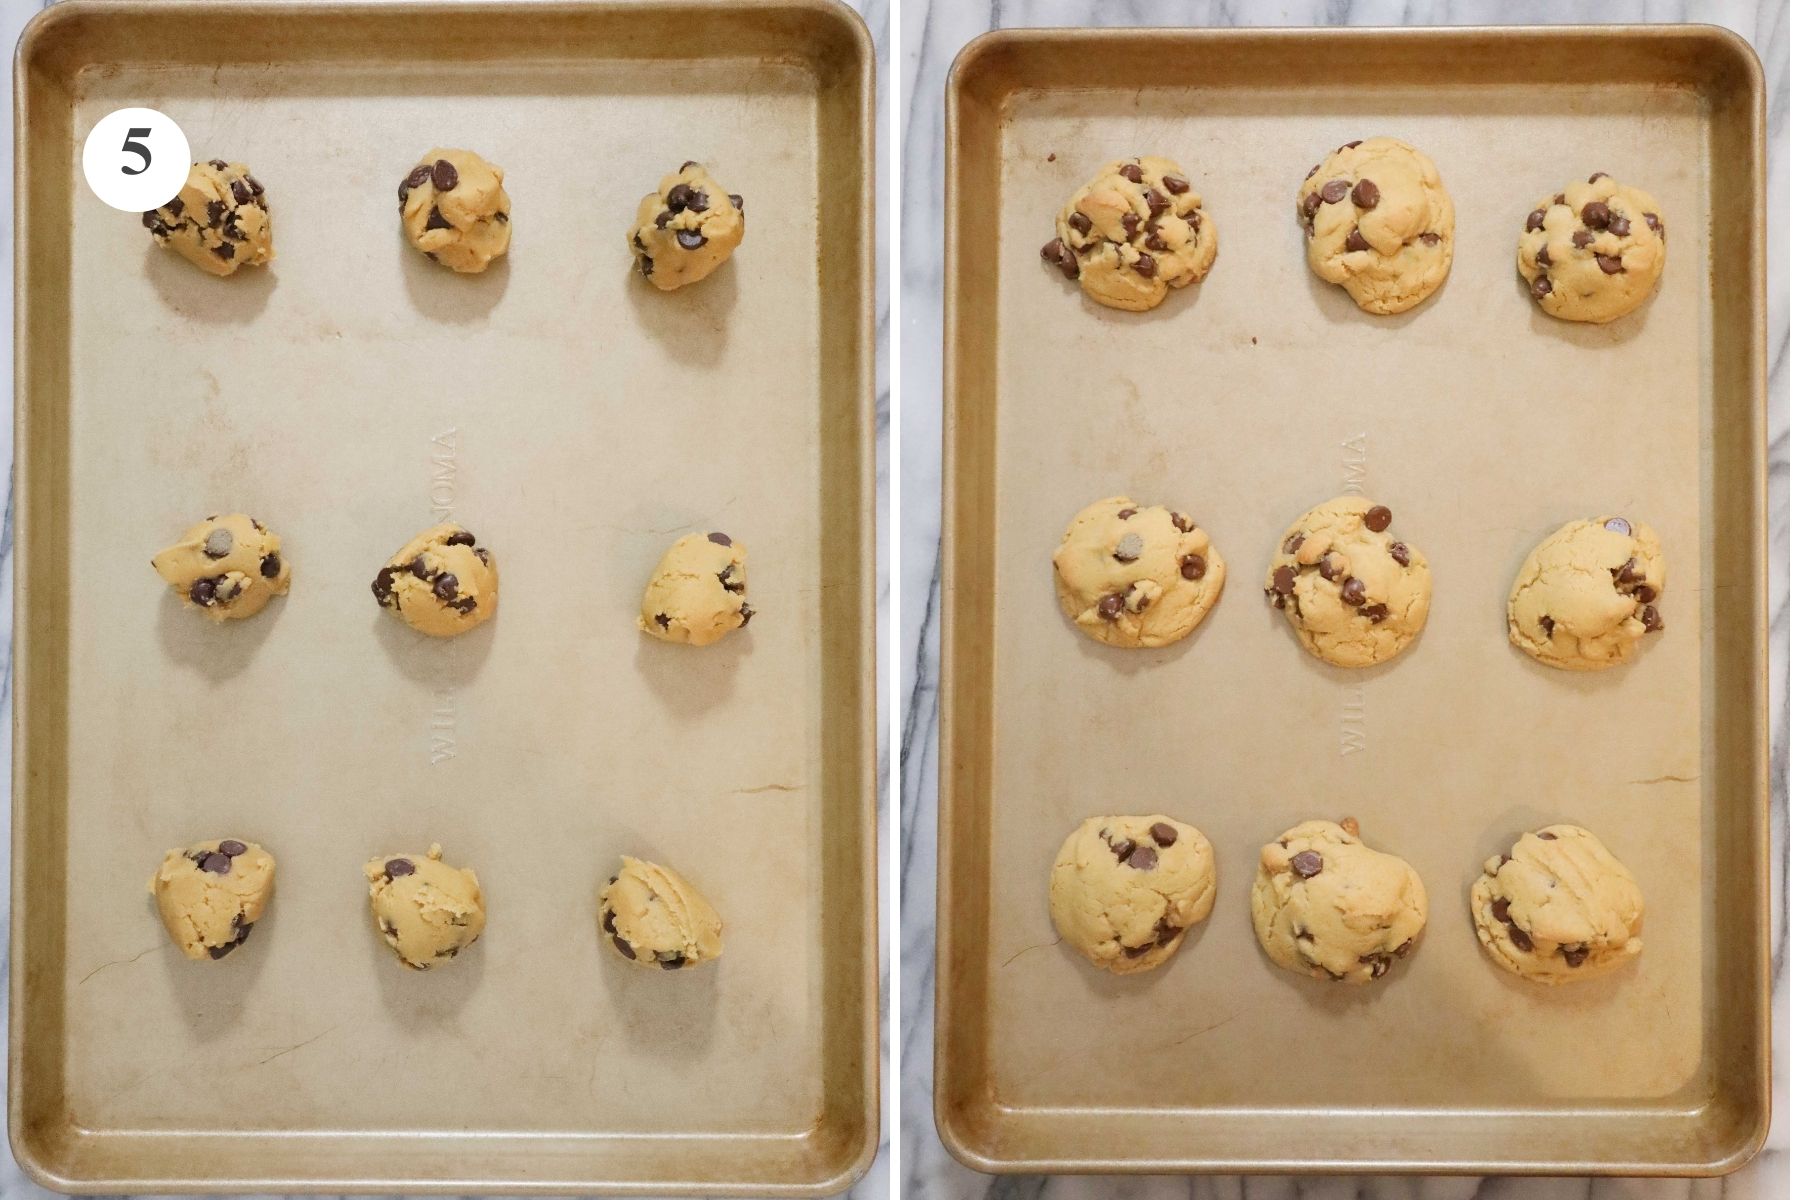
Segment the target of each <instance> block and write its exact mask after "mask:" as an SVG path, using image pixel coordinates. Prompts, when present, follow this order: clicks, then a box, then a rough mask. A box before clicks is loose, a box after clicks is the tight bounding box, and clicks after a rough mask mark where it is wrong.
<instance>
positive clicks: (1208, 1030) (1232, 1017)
mask: <svg viewBox="0 0 1800 1200" xmlns="http://www.w3.org/2000/svg"><path fill="white" fill-rule="evenodd" d="M1235 1020H1237V1014H1236V1013H1232V1014H1231V1015H1230V1016H1229V1017H1226V1018H1225V1019H1224V1020H1223V1021H1214V1022H1213V1023H1212V1024H1211V1025H1208V1026H1206V1027H1205V1028H1203V1029H1196V1030H1194V1032H1192V1033H1190V1034H1187V1035H1185V1036H1183V1037H1178V1038H1176V1039H1175V1040H1174V1041H1173V1042H1171V1043H1170V1045H1171V1046H1179V1045H1181V1043H1183V1042H1186V1041H1192V1040H1193V1039H1194V1038H1197V1037H1199V1036H1200V1035H1201V1034H1203V1033H1211V1032H1212V1031H1213V1030H1215V1029H1217V1028H1218V1027H1219V1026H1221V1025H1229V1024H1231V1023H1232V1022H1233V1021H1235Z"/></svg>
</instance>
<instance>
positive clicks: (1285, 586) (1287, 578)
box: [1273, 566, 1294, 596]
mask: <svg viewBox="0 0 1800 1200" xmlns="http://www.w3.org/2000/svg"><path fill="white" fill-rule="evenodd" d="M1273 583H1274V586H1275V591H1276V592H1277V593H1278V594H1280V595H1283V596H1291V595H1293V594H1294V568H1292V567H1287V566H1282V567H1276V568H1275V577H1274V580H1273Z"/></svg>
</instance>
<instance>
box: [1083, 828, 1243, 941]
mask: <svg viewBox="0 0 1800 1200" xmlns="http://www.w3.org/2000/svg"><path fill="white" fill-rule="evenodd" d="M1217 884H1218V876H1217V874H1216V873H1215V871H1214V868H1213V849H1212V843H1211V842H1209V841H1207V840H1206V835H1205V834H1203V833H1201V832H1200V831H1199V830H1198V829H1195V828H1194V827H1193V826H1192V825H1184V824H1182V823H1181V822H1180V821H1177V820H1175V819H1174V818H1173V817H1165V816H1162V815H1161V814H1155V815H1152V816H1147V817H1089V818H1088V819H1087V820H1085V821H1083V822H1082V823H1081V825H1080V827H1079V828H1077V829H1076V830H1075V832H1074V833H1071V834H1070V835H1069V836H1068V839H1067V840H1066V841H1064V842H1063V844H1062V849H1061V850H1060V851H1058V852H1057V855H1056V865H1055V866H1053V867H1052V868H1051V869H1050V919H1051V920H1052V921H1054V922H1055V923H1056V932H1057V934H1058V935H1059V936H1061V938H1062V940H1063V941H1065V942H1067V943H1068V944H1069V945H1070V946H1072V947H1074V948H1075V949H1076V950H1079V951H1080V952H1081V953H1082V954H1084V955H1086V956H1087V958H1088V961H1089V962H1091V963H1093V964H1094V965H1095V966H1096V967H1104V968H1105V969H1106V970H1108V971H1111V972H1112V973H1113V974H1115V975H1130V974H1133V973H1135V972H1138V971H1151V970H1155V969H1156V968H1157V967H1160V966H1162V964H1163V963H1165V962H1167V961H1168V960H1169V958H1170V957H1171V956H1172V955H1173V954H1174V953H1175V951H1177V950H1179V949H1181V941H1182V938H1183V937H1185V936H1186V934H1187V931H1188V929H1189V928H1191V927H1192V926H1195V925H1198V924H1199V923H1200V922H1201V921H1204V920H1206V917H1207V914H1208V913H1210V912H1212V907H1213V896H1214V893H1215V891H1216V890H1217Z"/></svg>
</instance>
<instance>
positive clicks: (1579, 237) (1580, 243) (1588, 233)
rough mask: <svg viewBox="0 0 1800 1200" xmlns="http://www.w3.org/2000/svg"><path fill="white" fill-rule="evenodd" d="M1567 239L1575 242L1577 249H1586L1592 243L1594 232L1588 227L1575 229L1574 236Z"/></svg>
mask: <svg viewBox="0 0 1800 1200" xmlns="http://www.w3.org/2000/svg"><path fill="white" fill-rule="evenodd" d="M1569 240H1570V241H1572V242H1574V243H1575V248H1576V249H1577V250H1586V249H1587V248H1588V247H1589V246H1591V245H1593V244H1594V233H1593V231H1592V230H1590V229H1577V230H1576V231H1575V236H1574V237H1572V238H1570V239H1569Z"/></svg>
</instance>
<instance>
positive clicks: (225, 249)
mask: <svg viewBox="0 0 1800 1200" xmlns="http://www.w3.org/2000/svg"><path fill="white" fill-rule="evenodd" d="M212 252H213V253H214V254H216V255H218V256H219V257H220V258H223V259H227V260H230V259H232V258H235V257H237V250H236V249H235V248H234V247H233V246H232V244H231V243H230V242H220V243H219V244H218V245H217V246H214V247H213V248H212Z"/></svg>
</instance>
